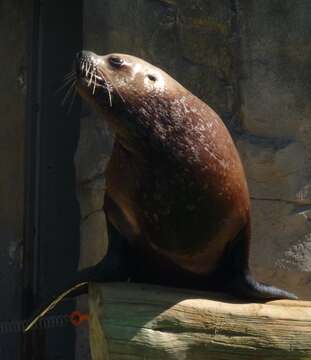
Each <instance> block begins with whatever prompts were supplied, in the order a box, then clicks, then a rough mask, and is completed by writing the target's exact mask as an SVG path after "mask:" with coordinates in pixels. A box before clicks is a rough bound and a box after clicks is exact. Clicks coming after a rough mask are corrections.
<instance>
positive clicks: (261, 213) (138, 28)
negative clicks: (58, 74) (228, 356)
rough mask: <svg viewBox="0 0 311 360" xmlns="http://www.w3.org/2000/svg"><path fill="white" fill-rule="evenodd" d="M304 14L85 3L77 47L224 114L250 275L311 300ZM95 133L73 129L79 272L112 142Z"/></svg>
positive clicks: (94, 251) (99, 232)
mask: <svg viewBox="0 0 311 360" xmlns="http://www.w3.org/2000/svg"><path fill="white" fill-rule="evenodd" d="M310 11H311V2H310V1H308V0H301V1H299V2H298V1H296V2H293V1H289V0H282V1H281V0H269V1H268V0H263V1H260V2H258V1H255V0H248V1H246V0H220V1H211V0H192V1H189V0H162V1H161V0H113V1H112V0H92V1H90V0H86V1H85V8H84V48H85V49H89V50H92V51H95V52H97V53H102V54H105V53H110V52H114V51H116V52H124V53H130V54H132V55H136V56H139V57H142V58H144V59H146V60H147V61H150V62H152V63H153V64H155V65H158V66H159V67H161V68H163V69H164V70H166V71H167V72H169V73H170V74H171V75H172V76H173V77H175V78H176V79H177V80H178V81H180V82H181V83H182V84H183V85H184V86H185V87H187V88H189V89H190V90H191V91H192V92H193V93H194V94H196V95H197V96H199V97H200V98H202V99H203V100H204V101H206V102H207V103H208V104H209V105H210V106H212V107H213V108H214V109H215V110H216V111H217V112H218V113H219V114H220V115H221V117H222V118H223V120H224V122H225V123H226V124H227V126H228V127H229V129H230V131H231V133H232V136H233V137H234V139H235V141H236V144H237V146H238V148H239V151H240V154H241V156H242V160H243V163H244V165H245V169H246V173H247V178H248V182H249V187H250V192H251V197H252V218H253V224H252V225H253V241H252V249H251V263H252V268H253V271H254V272H255V273H256V276H257V278H258V279H261V280H264V281H267V282H269V283H273V284H275V285H278V286H283V287H286V288H287V289H289V290H291V291H294V292H296V293H297V294H299V295H300V296H302V297H305V298H309V299H310V298H311V222H310V220H311V165H310V164H311V161H310V160H311V141H310V139H311V121H310V117H311V102H310V101H309V98H310V94H311V83H310V78H311V45H310V36H311V22H310V17H309V14H310ZM103 126H104V125H103V120H102V119H95V118H94V117H92V116H89V117H87V118H84V119H82V129H81V139H80V147H79V150H78V155H77V158H76V163H77V167H78V183H79V194H80V195H79V196H80V202H81V213H82V222H81V235H82V247H81V261H80V264H81V266H82V267H84V266H87V265H90V264H93V263H94V262H96V261H97V260H98V259H99V258H101V256H102V254H103V253H104V252H105V246H106V245H105V244H106V241H107V239H106V236H104V235H103V234H104V233H105V232H104V230H103V229H104V228H105V219H104V216H103V212H102V202H103V191H104V177H103V171H104V167H105V164H106V162H107V159H108V158H109V152H110V150H111V136H110V135H109V133H108V132H107V129H106V128H105V127H103ZM86 244H87V246H86ZM98 249H101V250H98Z"/></svg>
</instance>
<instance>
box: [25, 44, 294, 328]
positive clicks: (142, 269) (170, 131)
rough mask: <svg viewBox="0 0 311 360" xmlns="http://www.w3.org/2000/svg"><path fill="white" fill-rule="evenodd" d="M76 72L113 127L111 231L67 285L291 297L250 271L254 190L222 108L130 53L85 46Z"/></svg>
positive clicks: (108, 202) (80, 85)
mask: <svg viewBox="0 0 311 360" xmlns="http://www.w3.org/2000/svg"><path fill="white" fill-rule="evenodd" d="M75 74H76V86H77V89H78V92H79V93H80V95H81V96H82V98H84V99H85V100H87V102H88V103H89V104H90V105H91V106H92V107H93V108H94V109H97V111H99V112H100V113H101V114H103V115H104V117H105V119H106V121H108V123H109V125H110V126H111V127H112V129H113V130H114V133H115V143H114V149H113V152H112V155H111V159H110V161H109V165H108V168H107V169H106V181H107V190H106V194H105V212H106V215H107V218H108V220H109V232H110V234H114V235H113V236H112V237H113V241H110V244H109V249H108V254H107V256H106V257H105V258H104V259H103V260H102V261H101V262H100V263H99V264H98V265H96V266H95V267H92V268H89V269H86V270H84V271H82V272H80V273H79V274H78V275H77V276H76V277H75V279H73V280H72V281H71V283H70V286H69V287H71V286H75V287H74V288H73V290H74V292H75V291H76V290H77V288H79V287H80V288H81V289H83V290H85V285H86V283H87V282H88V281H123V280H128V279H131V280H132V281H140V282H148V283H157V284H162V285H170V286H175V287H188V288H194V289H203V290H204V289H205V290H208V289H211V290H221V291H227V292H230V293H233V294H235V295H237V296H240V297H243V298H251V299H277V298H288V299H295V298H296V296H295V295H294V294H291V293H289V292H287V291H284V290H281V289H278V288H275V287H273V286H269V285H265V284H262V283H259V282H257V281H256V280H254V279H253V278H252V277H251V275H250V272H249V265H248V258H249V244H250V237H251V230H250V228H251V225H250V198H249V192H248V187H247V182H246V178H245V173H244V170H243V166H242V163H241V160H240V157H239V154H238V152H237V149H236V147H235V145H234V142H233V140H232V138H231V136H230V134H229V132H228V130H227V128H226V127H225V125H224V124H223V122H222V120H221V119H220V118H219V116H218V115H217V114H216V113H215V112H214V111H213V110H212V109H211V108H210V107H209V106H208V105H207V104H205V103H204V102H203V101H201V100H200V99H198V98H197V97H196V96H195V95H193V94H192V93H191V92H189V91H188V90H187V89H185V88H184V87H183V86H182V85H181V84H179V83H178V82H177V81H176V80H174V79H173V78H172V77H170V76H169V75H168V74H167V73H165V72H164V71H162V70H160V69H159V68H157V67H155V66H152V65H151V64H149V63H147V62H145V61H143V60H141V59H139V58H137V57H134V56H130V55H125V54H109V55H105V56H98V55H96V54H94V53H91V52H86V51H83V52H80V53H78V54H77V57H76V61H75ZM79 283H80V284H81V285H79ZM69 292H70V290H67V291H66V292H64V293H62V294H61V295H60V297H58V298H57V299H56V301H54V302H52V303H51V305H50V306H48V307H45V308H44V311H41V312H39V315H38V316H37V317H35V320H34V321H33V322H32V323H31V324H30V325H29V326H28V327H27V329H29V328H30V327H31V326H32V325H33V323H34V322H35V321H36V320H37V319H38V318H40V317H41V316H42V315H43V314H45V313H46V312H47V310H49V309H50V308H51V307H53V306H54V305H55V304H56V303H57V302H58V301H60V300H61V299H62V298H63V297H64V296H67V295H68V293H69Z"/></svg>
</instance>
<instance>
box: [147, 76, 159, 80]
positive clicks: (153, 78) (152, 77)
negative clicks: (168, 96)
mask: <svg viewBox="0 0 311 360" xmlns="http://www.w3.org/2000/svg"><path fill="white" fill-rule="evenodd" d="M147 76H148V79H149V80H151V81H156V80H157V78H156V77H155V76H154V75H150V74H149V75H147Z"/></svg>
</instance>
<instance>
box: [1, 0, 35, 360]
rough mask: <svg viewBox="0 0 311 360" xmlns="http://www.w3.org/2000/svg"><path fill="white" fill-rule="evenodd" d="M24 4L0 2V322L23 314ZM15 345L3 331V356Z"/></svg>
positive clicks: (14, 355)
mask: <svg viewBox="0 0 311 360" xmlns="http://www.w3.org/2000/svg"><path fill="white" fill-rule="evenodd" d="M27 6H28V7H30V4H29V3H28V4H26V2H25V1H17V0H15V1H14V0H13V1H12V0H3V1H1V2H0V48H1V50H0V54H1V55H0V66H1V81H0V94H1V96H0V114H1V119H0V288H1V299H0V305H1V306H0V321H9V320H19V319H20V318H21V314H22V303H21V299H22V290H23V286H22V279H23V272H22V261H23V257H22V254H23V231H24V227H23V226H24V224H23V216H24V166H25V164H24V136H25V118H24V114H25V98H26V96H25V95H26V87H27V84H26V76H27V69H26V64H27V47H26V44H27V36H28V26H29V24H28V21H29V13H28V11H27ZM19 348H21V345H20V337H19V334H10V335H5V334H1V339H0V358H1V359H12V360H15V359H19V358H20V354H19V353H20V350H19Z"/></svg>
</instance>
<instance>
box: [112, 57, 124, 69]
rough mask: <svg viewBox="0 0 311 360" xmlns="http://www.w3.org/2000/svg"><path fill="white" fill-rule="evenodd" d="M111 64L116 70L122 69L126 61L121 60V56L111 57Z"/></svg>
mask: <svg viewBox="0 0 311 360" xmlns="http://www.w3.org/2000/svg"><path fill="white" fill-rule="evenodd" d="M109 63H110V65H111V66H113V67H115V68H120V67H121V66H122V65H123V63H124V60H123V59H121V58H120V57H119V56H111V57H110V58H109Z"/></svg>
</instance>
